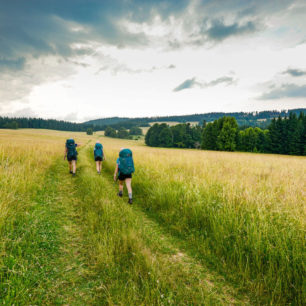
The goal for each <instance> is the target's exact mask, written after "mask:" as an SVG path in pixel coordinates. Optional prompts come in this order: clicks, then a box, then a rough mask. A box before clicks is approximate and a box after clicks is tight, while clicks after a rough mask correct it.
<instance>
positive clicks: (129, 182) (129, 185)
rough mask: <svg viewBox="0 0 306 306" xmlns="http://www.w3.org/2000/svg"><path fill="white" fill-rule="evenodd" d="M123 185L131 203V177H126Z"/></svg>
mask: <svg viewBox="0 0 306 306" xmlns="http://www.w3.org/2000/svg"><path fill="white" fill-rule="evenodd" d="M125 185H126V188H127V190H128V193H129V203H131V202H132V179H131V178H127V179H126V180H125Z"/></svg>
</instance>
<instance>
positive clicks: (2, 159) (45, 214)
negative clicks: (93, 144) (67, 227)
mask: <svg viewBox="0 0 306 306" xmlns="http://www.w3.org/2000/svg"><path fill="white" fill-rule="evenodd" d="M69 135H70V134H69V133H60V132H52V133H51V132H49V131H32V130H22V131H9V130H0V254H1V256H0V301H2V302H3V303H7V304H14V303H15V304H29V303H30V302H33V303H34V304H35V303H41V301H42V299H43V296H44V295H45V294H46V291H47V287H48V286H47V283H48V282H50V278H52V277H53V274H54V273H53V269H54V267H53V266H52V265H51V262H50V261H51V259H52V258H54V256H56V254H57V253H58V250H59V247H60V246H59V245H60V239H59V230H58V222H57V221H58V220H57V218H58V215H57V212H56V211H55V210H56V209H57V208H54V204H55V201H56V200H57V198H56V197H57V188H56V184H58V179H56V177H55V176H54V175H53V173H52V171H51V169H50V167H51V165H53V164H54V162H55V160H58V158H59V157H61V156H63V155H64V140H65V139H66V138H67V137H69ZM77 138H80V139H82V136H81V135H80V134H77ZM34 292H36V294H35V293H34ZM37 292H38V293H37Z"/></svg>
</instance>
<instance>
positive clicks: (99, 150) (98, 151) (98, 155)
mask: <svg viewBox="0 0 306 306" xmlns="http://www.w3.org/2000/svg"><path fill="white" fill-rule="evenodd" d="M94 158H95V162H96V169H97V173H98V174H101V170H102V161H103V160H105V156H104V152H103V146H102V144H101V142H100V141H99V140H98V141H97V142H96V144H95V148H94Z"/></svg>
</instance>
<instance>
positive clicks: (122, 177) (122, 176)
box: [118, 173, 132, 181]
mask: <svg viewBox="0 0 306 306" xmlns="http://www.w3.org/2000/svg"><path fill="white" fill-rule="evenodd" d="M127 178H132V174H122V173H119V176H118V180H119V181H124V180H125V179H127Z"/></svg>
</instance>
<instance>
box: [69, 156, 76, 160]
mask: <svg viewBox="0 0 306 306" xmlns="http://www.w3.org/2000/svg"><path fill="white" fill-rule="evenodd" d="M67 160H68V161H73V160H77V157H76V156H67Z"/></svg>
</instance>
